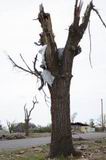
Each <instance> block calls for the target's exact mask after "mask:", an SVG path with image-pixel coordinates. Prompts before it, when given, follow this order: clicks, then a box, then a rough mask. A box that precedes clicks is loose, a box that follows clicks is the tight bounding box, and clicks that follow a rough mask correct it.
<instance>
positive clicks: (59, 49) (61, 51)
mask: <svg viewBox="0 0 106 160" xmlns="http://www.w3.org/2000/svg"><path fill="white" fill-rule="evenodd" d="M63 51H64V48H58V57H59V59H61V58H62V56H63Z"/></svg>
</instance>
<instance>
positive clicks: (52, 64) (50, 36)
mask: <svg viewBox="0 0 106 160" xmlns="http://www.w3.org/2000/svg"><path fill="white" fill-rule="evenodd" d="M38 19H39V22H40V24H41V27H42V30H43V32H42V33H41V34H40V43H41V45H45V44H46V45H47V50H46V55H45V57H46V63H47V67H48V69H49V70H50V72H51V73H52V74H53V73H54V72H55V71H56V70H57V64H58V63H57V60H58V55H57V46H56V43H55V40H54V33H53V30H52V23H51V17H50V14H49V13H45V12H44V8H43V5H40V12H39V14H38Z"/></svg>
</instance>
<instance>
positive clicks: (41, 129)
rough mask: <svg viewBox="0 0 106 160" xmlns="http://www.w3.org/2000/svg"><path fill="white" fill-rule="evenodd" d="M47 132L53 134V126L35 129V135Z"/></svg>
mask: <svg viewBox="0 0 106 160" xmlns="http://www.w3.org/2000/svg"><path fill="white" fill-rule="evenodd" d="M45 132H51V125H47V126H45V127H42V126H38V127H37V128H36V129H34V133H45Z"/></svg>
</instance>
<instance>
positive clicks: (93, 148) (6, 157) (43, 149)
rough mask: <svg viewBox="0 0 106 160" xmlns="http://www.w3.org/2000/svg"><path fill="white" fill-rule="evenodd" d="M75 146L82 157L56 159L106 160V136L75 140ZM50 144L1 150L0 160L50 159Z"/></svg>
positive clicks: (60, 159)
mask: <svg viewBox="0 0 106 160" xmlns="http://www.w3.org/2000/svg"><path fill="white" fill-rule="evenodd" d="M74 146H75V148H76V149H77V150H80V151H81V152H82V157H78V158H73V157H67V158H64V157H63V156H61V157H59V158H57V159H54V160H106V138H102V139H99V140H82V139H80V140H74ZM48 154H49V145H43V146H39V147H32V148H27V149H21V150H16V151H6V152H3V151H2V152H0V160H50V159H49V158H48Z"/></svg>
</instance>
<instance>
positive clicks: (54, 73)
mask: <svg viewBox="0 0 106 160" xmlns="http://www.w3.org/2000/svg"><path fill="white" fill-rule="evenodd" d="M82 5H83V3H82V1H81V0H80V2H79V3H78V0H76V1H75V8H74V20H73V23H72V24H71V25H70V27H69V33H68V38H67V41H66V45H65V48H63V49H58V48H57V45H56V42H55V37H54V33H53V30H52V23H51V18H50V14H49V13H45V11H44V8H43V6H42V5H40V12H39V14H38V18H37V19H38V20H39V22H40V24H41V27H42V33H41V34H40V40H39V43H35V44H37V45H41V46H42V49H41V50H40V51H39V52H40V53H41V54H42V64H41V66H40V67H41V68H42V72H41V71H38V70H37V68H36V61H37V55H36V57H35V60H34V63H33V66H34V70H32V69H30V67H29V66H28V65H27V63H26V62H25V60H24V59H23V57H22V56H21V59H22V60H23V62H24V64H25V65H26V67H27V69H25V68H22V67H21V66H19V65H17V64H16V63H15V62H14V61H13V59H12V58H11V57H9V58H10V60H11V61H12V62H13V65H14V66H15V67H18V68H19V69H22V70H24V71H26V72H28V73H31V74H32V75H35V76H36V77H38V78H39V79H40V80H41V86H40V87H39V90H41V89H42V88H43V86H44V84H45V83H47V85H48V88H49V91H50V96H51V119H52V133H51V145H50V157H56V156H58V155H61V154H62V155H64V156H68V155H70V154H72V155H76V152H75V150H74V148H73V143H72V133H71V126H70V82H71V79H72V67H73V59H74V57H75V56H77V55H78V54H79V53H80V52H81V47H80V46H79V42H80V41H81V39H82V37H83V35H84V32H85V30H86V28H87V25H88V22H89V19H90V14H91V11H92V10H93V11H97V10H96V9H95V8H94V6H93V2H92V1H91V2H90V3H89V4H88V6H87V8H86V10H85V13H84V16H83V19H82V21H81V18H80V13H81V8H82Z"/></svg>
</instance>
